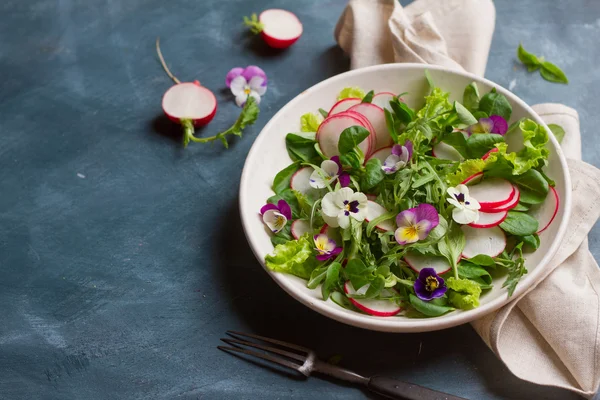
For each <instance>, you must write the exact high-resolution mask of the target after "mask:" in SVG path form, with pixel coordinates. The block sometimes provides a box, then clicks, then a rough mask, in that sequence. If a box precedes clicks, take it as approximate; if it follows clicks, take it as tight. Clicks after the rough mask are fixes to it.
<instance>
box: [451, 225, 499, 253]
mask: <svg viewBox="0 0 600 400" xmlns="http://www.w3.org/2000/svg"><path fill="white" fill-rule="evenodd" d="M460 228H461V229H462V231H463V233H464V234H465V239H466V244H465V248H464V249H463V252H462V256H463V258H466V259H469V258H473V257H475V256H476V255H478V254H485V255H487V256H490V257H497V256H498V255H499V254H500V253H502V252H503V251H504V249H505V248H506V235H505V234H504V231H503V230H502V229H500V228H499V227H497V226H494V227H492V228H472V227H470V226H468V225H463V226H461V227H460Z"/></svg>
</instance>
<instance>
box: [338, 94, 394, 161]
mask: <svg viewBox="0 0 600 400" xmlns="http://www.w3.org/2000/svg"><path fill="white" fill-rule="evenodd" d="M348 111H354V112H357V113H359V114H362V115H364V116H365V118H367V119H368V120H369V122H370V123H371V125H372V126H373V129H374V131H375V143H374V145H375V146H374V150H378V149H381V148H383V147H389V146H391V145H393V144H394V140H393V139H392V137H391V136H390V132H389V131H388V128H387V123H386V121H385V113H384V111H383V108H381V107H379V106H376V105H375V104H372V103H360V104H357V105H355V106H353V107H350V108H349V109H348Z"/></svg>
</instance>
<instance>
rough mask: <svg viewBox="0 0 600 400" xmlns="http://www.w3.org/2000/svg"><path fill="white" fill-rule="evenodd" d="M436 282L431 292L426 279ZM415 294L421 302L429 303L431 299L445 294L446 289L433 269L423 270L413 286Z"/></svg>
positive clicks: (442, 280)
mask: <svg viewBox="0 0 600 400" xmlns="http://www.w3.org/2000/svg"><path fill="white" fill-rule="evenodd" d="M432 278H433V279H435V280H437V287H436V288H435V289H433V290H430V289H431V288H430V287H428V282H427V281H428V279H432ZM413 288H414V289H415V294H416V295H417V297H418V298H419V299H421V300H425V301H429V300H431V299H433V298H437V297H442V296H443V295H444V293H446V290H447V287H446V285H445V283H444V279H442V278H441V277H440V276H439V275H438V274H437V273H436V272H435V270H434V269H433V268H423V269H422V270H421V271H420V272H419V277H418V278H417V280H416V281H415V284H414V286H413Z"/></svg>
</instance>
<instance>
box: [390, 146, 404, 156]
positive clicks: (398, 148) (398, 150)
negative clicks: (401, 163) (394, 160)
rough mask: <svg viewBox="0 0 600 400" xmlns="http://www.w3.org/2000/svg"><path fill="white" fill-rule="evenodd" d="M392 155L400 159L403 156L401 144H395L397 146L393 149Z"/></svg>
mask: <svg viewBox="0 0 600 400" xmlns="http://www.w3.org/2000/svg"><path fill="white" fill-rule="evenodd" d="M392 154H393V155H395V156H398V157H400V156H401V155H402V145H400V144H395V145H394V146H393V147H392Z"/></svg>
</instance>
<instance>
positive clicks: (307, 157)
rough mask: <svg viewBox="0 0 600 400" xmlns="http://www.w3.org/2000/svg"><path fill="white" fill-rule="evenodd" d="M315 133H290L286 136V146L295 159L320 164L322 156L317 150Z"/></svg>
mask: <svg viewBox="0 0 600 400" xmlns="http://www.w3.org/2000/svg"><path fill="white" fill-rule="evenodd" d="M316 143H317V142H316V140H315V134H314V133H313V132H303V133H288V134H287V135H286V137H285V147H286V149H287V152H288V155H289V156H290V158H291V159H292V160H293V161H301V162H307V163H313V164H318V163H319V162H318V161H316V160H319V159H320V158H321V157H320V156H319V153H318V152H317V151H316V150H315V144H316Z"/></svg>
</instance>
